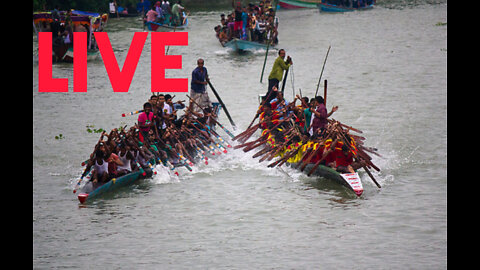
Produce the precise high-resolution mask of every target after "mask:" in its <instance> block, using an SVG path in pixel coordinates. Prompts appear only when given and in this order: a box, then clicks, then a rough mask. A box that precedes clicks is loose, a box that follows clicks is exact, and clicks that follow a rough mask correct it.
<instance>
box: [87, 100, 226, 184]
mask: <svg viewBox="0 0 480 270" xmlns="http://www.w3.org/2000/svg"><path fill="white" fill-rule="evenodd" d="M174 98H175V96H171V95H169V94H166V95H164V94H153V95H152V96H151V97H150V99H149V100H148V101H147V102H145V103H144V105H143V110H141V111H138V112H139V115H138V119H137V123H135V125H134V126H132V127H130V128H129V129H127V128H126V126H125V127H121V128H114V129H112V130H111V131H110V133H108V134H107V133H106V132H103V133H102V134H101V136H100V139H99V141H98V142H97V144H96V145H95V147H94V151H93V152H92V153H91V155H90V158H89V160H88V161H87V162H86V164H87V167H86V168H85V171H84V173H83V174H82V177H84V176H85V175H86V174H87V173H89V172H90V171H91V180H92V181H93V183H94V184H103V183H105V182H108V181H109V180H110V179H112V178H117V177H120V176H122V175H125V174H128V173H130V172H132V171H135V170H140V169H147V168H151V167H152V165H154V164H163V165H165V166H168V167H170V169H172V170H173V169H174V168H175V167H177V166H186V167H187V168H189V167H190V166H192V165H193V164H195V163H197V162H198V160H199V159H198V158H196V157H197V156H199V155H200V160H204V161H206V159H207V158H206V157H205V152H210V153H212V154H213V155H214V154H215V153H217V154H219V153H220V152H219V151H223V152H225V146H224V145H223V143H222V142H221V141H217V140H215V139H218V137H217V136H219V135H218V133H216V131H215V130H214V128H215V120H214V119H215V118H216V114H215V109H216V108H214V107H206V108H202V113H199V112H195V111H194V108H193V106H195V103H194V100H192V99H191V100H190V103H189V106H188V107H186V105H185V104H184V101H182V100H179V101H176V102H174V101H173V100H174ZM182 109H185V110H184V114H183V115H181V116H178V115H177V113H178V112H179V111H180V110H182Z"/></svg>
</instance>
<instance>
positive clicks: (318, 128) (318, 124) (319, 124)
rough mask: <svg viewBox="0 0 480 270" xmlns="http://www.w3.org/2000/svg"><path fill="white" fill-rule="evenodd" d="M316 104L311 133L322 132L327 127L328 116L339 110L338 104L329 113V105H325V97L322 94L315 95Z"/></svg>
mask: <svg viewBox="0 0 480 270" xmlns="http://www.w3.org/2000/svg"><path fill="white" fill-rule="evenodd" d="M314 106H315V110H313V111H312V116H313V120H312V124H311V128H312V131H313V133H311V134H310V135H313V134H315V133H322V132H323V131H324V130H325V129H326V128H327V124H328V121H327V118H328V117H330V115H332V114H333V113H334V112H336V111H337V110H338V106H334V107H332V110H331V111H330V112H329V113H327V107H325V102H324V99H323V97H321V96H316V97H315V102H314Z"/></svg>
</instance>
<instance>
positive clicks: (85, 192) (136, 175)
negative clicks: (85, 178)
mask: <svg viewBox="0 0 480 270" xmlns="http://www.w3.org/2000/svg"><path fill="white" fill-rule="evenodd" d="M144 172H145V175H143V172H142V171H134V172H131V173H129V174H126V175H123V176H121V177H119V178H114V179H112V180H110V181H108V182H107V183H105V184H103V185H101V186H98V187H96V188H92V182H88V183H87V184H85V186H84V187H83V188H82V190H81V191H80V193H79V194H78V200H79V201H80V203H82V204H83V203H85V202H87V201H91V200H93V199H95V198H98V197H99V196H101V195H103V194H105V193H110V192H112V191H114V190H117V189H119V188H120V187H124V186H128V185H131V184H133V183H134V182H135V181H137V180H139V179H144V178H147V177H151V176H152V174H153V171H152V170H151V169H150V168H147V169H145V170H144ZM92 189H93V190H92Z"/></svg>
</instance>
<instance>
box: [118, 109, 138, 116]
mask: <svg viewBox="0 0 480 270" xmlns="http://www.w3.org/2000/svg"><path fill="white" fill-rule="evenodd" d="M141 112H143V110H139V111H134V112H129V113H122V117H125V116H127V115H134V114H137V113H141Z"/></svg>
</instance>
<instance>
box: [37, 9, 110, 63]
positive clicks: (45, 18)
mask: <svg viewBox="0 0 480 270" xmlns="http://www.w3.org/2000/svg"><path fill="white" fill-rule="evenodd" d="M59 15H60V20H59V22H58V27H59V30H60V29H61V27H64V24H65V19H66V17H67V12H66V11H60V12H59ZM70 19H71V20H72V26H73V28H74V29H72V32H78V31H76V30H77V29H76V28H78V27H84V28H81V29H79V30H82V31H86V32H87V34H88V44H89V46H88V48H87V61H88V60H93V59H96V58H98V57H99V56H100V53H99V50H98V48H97V46H96V45H94V44H93V42H92V33H93V32H97V31H103V28H104V27H105V25H106V23H107V20H108V14H106V13H104V14H100V13H95V12H88V11H80V10H72V15H71V17H70ZM53 23H54V20H53V18H52V12H34V13H33V25H34V28H35V31H36V32H37V33H38V32H51V31H52V30H51V27H52V25H53ZM52 52H53V55H52V57H53V61H54V62H69V63H71V62H73V44H70V45H67V44H65V43H64V40H63V38H62V37H61V36H58V37H56V38H54V39H53V40H52Z"/></svg>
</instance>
